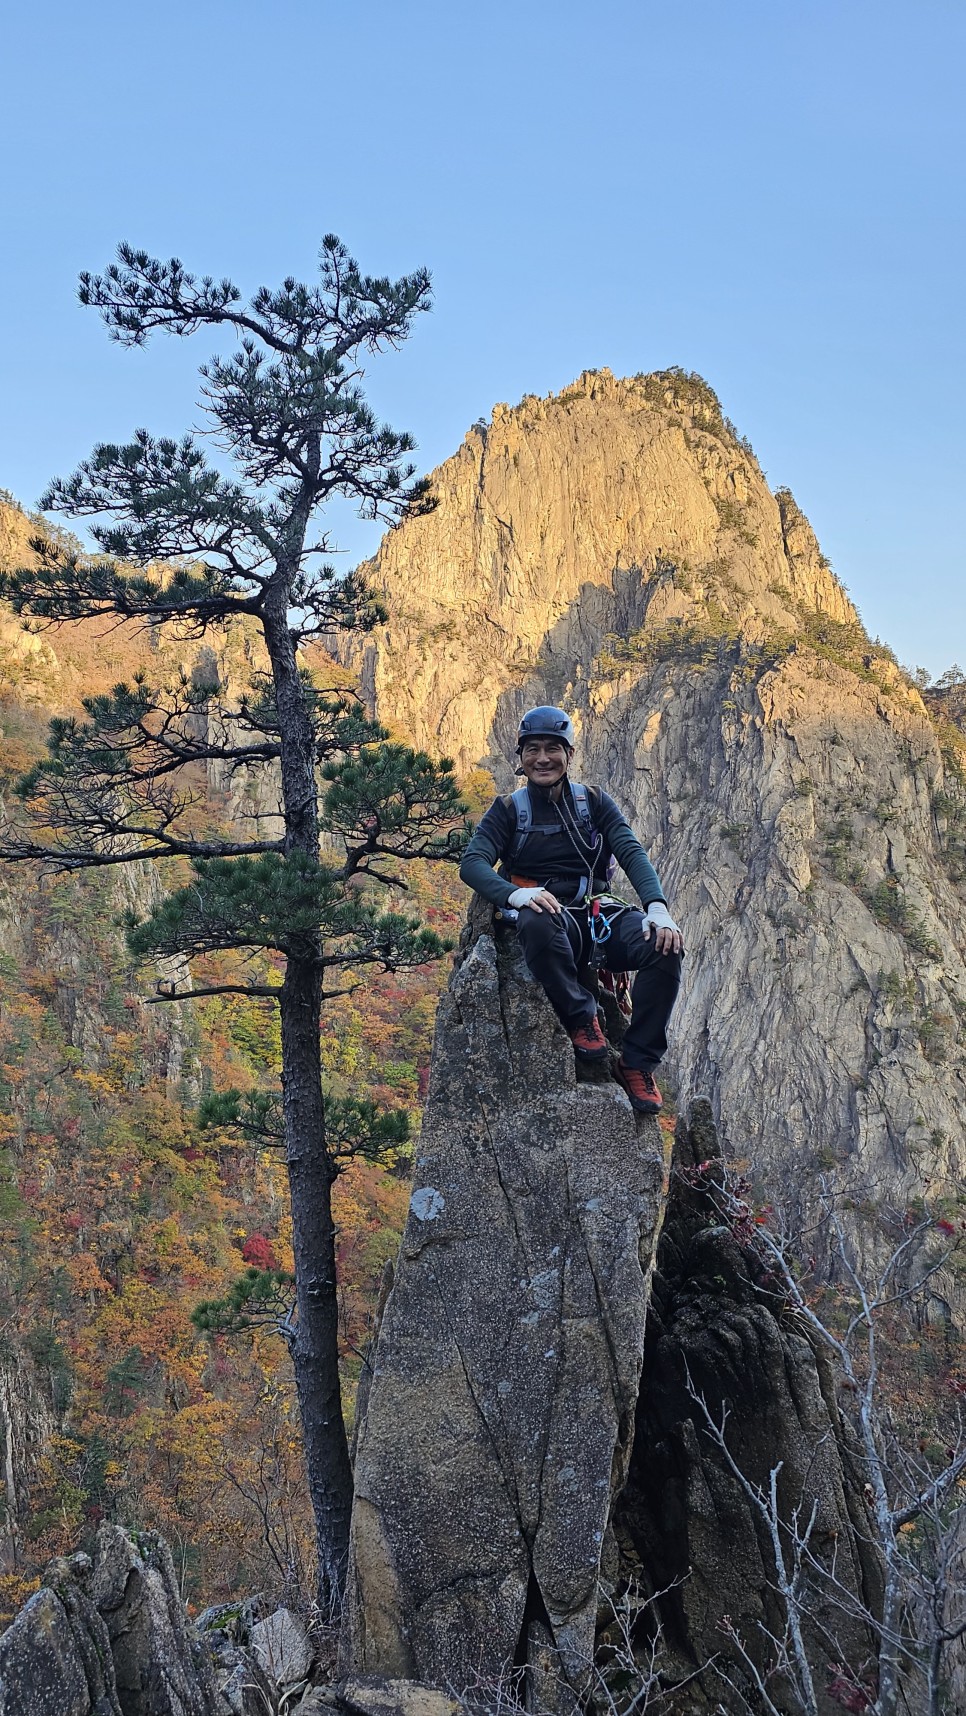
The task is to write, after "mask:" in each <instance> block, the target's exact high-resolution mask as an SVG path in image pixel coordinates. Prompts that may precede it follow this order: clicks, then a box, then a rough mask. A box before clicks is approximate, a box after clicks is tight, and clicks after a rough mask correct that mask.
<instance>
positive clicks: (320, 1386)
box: [281, 959, 352, 1610]
mask: <svg viewBox="0 0 966 1716" xmlns="http://www.w3.org/2000/svg"><path fill="white" fill-rule="evenodd" d="M320 988H321V977H320V973H319V971H318V968H317V967H314V966H313V965H311V964H307V963H306V962H305V961H303V960H294V959H290V960H289V962H288V970H287V972H286V976H285V984H284V988H283V990H282V1004H281V1008H282V1085H283V1091H284V1105H285V1138H286V1147H287V1157H288V1177H289V1187H290V1191H291V1199H292V1245H293V1249H294V1253H295V1291H296V1298H297V1301H298V1327H297V1330H296V1336H295V1342H294V1346H293V1349H292V1357H293V1361H294V1366H295V1384H296V1388H297V1391H298V1401H299V1410H300V1412H301V1415H302V1434H303V1439H304V1444H305V1465H306V1471H307V1474H308V1481H309V1494H310V1496H311V1499H312V1508H313V1512H314V1514H315V1527H316V1534H317V1539H318V1557H319V1593H320V1601H321V1602H322V1604H323V1607H324V1608H325V1609H327V1610H337V1609H338V1607H339V1605H340V1603H341V1599H342V1590H343V1586H344V1583H345V1572H346V1560H347V1556H348V1550H349V1517H350V1513H351V1509H352V1468H351V1466H350V1464H349V1449H348V1445H347V1441H346V1432H345V1422H344V1419H343V1416H342V1397H341V1389H340V1384H339V1346H338V1335H339V1301H338V1294H337V1290H336V1268H335V1228H334V1226H333V1222H332V1174H331V1169H330V1167H329V1163H328V1159H327V1156H326V1151H325V1117H324V1113H323V1108H322V1084H321V1063H320V1057H319V992H320Z"/></svg>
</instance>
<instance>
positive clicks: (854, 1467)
mask: <svg viewBox="0 0 966 1716" xmlns="http://www.w3.org/2000/svg"><path fill="white" fill-rule="evenodd" d="M582 1070H586V1069H582ZM588 1076H589V1077H590V1078H592V1080H593V1082H581V1081H577V1080H576V1079H575V1069H574V1062H573V1056H572V1053H571V1050H570V1045H569V1044H568V1043H567V1041H566V1039H565V1037H564V1035H563V1033H562V1031H561V1030H560V1028H559V1026H558V1025H557V1024H556V1021H555V1019H554V1017H553V1014H552V1013H551V1011H550V1009H549V1006H548V1004H547V1002H546V999H545V997H544V996H543V994H542V993H541V991H540V990H539V988H538V986H537V985H536V984H535V983H534V982H533V980H532V979H530V977H529V974H528V973H527V971H526V968H525V966H524V965H523V962H522V959H521V956H520V952H519V947H518V944H517V941H516V937H515V935H514V934H513V932H512V930H509V929H508V928H507V927H506V926H502V927H500V926H497V927H496V928H495V929H494V926H493V924H492V915H491V914H490V913H489V912H488V910H487V911H486V912H483V911H481V910H479V909H477V910H476V911H474V913H473V914H471V919H470V925H469V931H468V934H467V936H466V937H465V939H464V947H463V957H462V960H461V963H460V964H459V966H458V969H457V971H456V973H455V975H454V977H453V980H452V982H451V984H450V989H449V993H448V994H447V996H446V997H445V998H444V1000H443V1002H442V1003H441V1006H440V1011H439V1015H438V1020H437V1030H436V1039H435V1044H434V1053H433V1069H432V1079H431V1088H430V1093H429V1100H428V1103H427V1108H426V1114H425V1123H424V1130H423V1135H422V1140H421V1145H420V1155H419V1160H418V1166H417V1178H416V1186H415V1189H414V1191H413V1195H412V1203H411V1210H410V1217H409V1222H408V1225H407V1228H406V1232H405V1235H404V1239H403V1245H402V1251H401V1255H400V1260H399V1266H398V1273H397V1275H396V1279H395V1282H394V1284H393V1285H392V1287H391V1290H390V1292H389V1295H388V1299H387V1301H386V1305H385V1311H384V1315H383V1319H382V1324H381V1329H380V1332H379V1336H378V1340H377V1343H376V1347H375V1352H374V1356H373V1359H372V1369H371V1382H370V1385H369V1388H368V1393H366V1391H363V1394H362V1395H361V1396H360V1409H359V1410H360V1419H359V1426H358V1443H357V1449H356V1459H355V1482H356V1499H355V1506H354V1511H353V1526H352V1551H351V1555H352V1560H351V1570H350V1580H349V1596H348V1603H347V1616H346V1624H345V1631H344V1639H343V1667H344V1669H345V1670H346V1671H347V1672H348V1673H350V1674H352V1675H355V1676H359V1675H361V1676H383V1677H390V1678H394V1679H400V1680H407V1679H409V1680H414V1681H419V1682H428V1683H429V1684H430V1685H433V1686H436V1687H439V1688H443V1689H446V1690H447V1691H449V1692H450V1693H452V1694H455V1695H456V1696H457V1698H461V1697H462V1698H464V1699H465V1703H464V1704H463V1705H461V1707H462V1708H468V1709H470V1708H471V1709H480V1710H484V1709H485V1710H491V1709H497V1708H500V1709H502V1708H507V1709H511V1708H512V1709H519V1708H523V1709H527V1710H533V1711H536V1712H539V1713H541V1716H550V1713H555V1716H562V1713H566V1716H572V1713H574V1712H575V1711H576V1710H577V1709H579V1708H585V1707H590V1708H593V1709H603V1710H610V1709H615V1708H623V1707H624V1703H623V1702H622V1699H627V1700H629V1699H630V1698H631V1696H632V1695H633V1696H634V1697H635V1698H636V1699H637V1702H636V1703H635V1705H634V1708H640V1709H643V1708H645V1704H644V1702H643V1700H644V1697H645V1690H646V1688H647V1686H648V1685H649V1684H650V1693H649V1695H648V1696H649V1699H650V1700H651V1701H652V1702H653V1704H654V1707H660V1708H661V1709H670V1708H673V1709H675V1710H679V1711H681V1712H684V1711H688V1712H694V1713H696V1712H703V1711H708V1712H710V1711H712V1710H716V1709H721V1708H725V1707H729V1708H730V1705H728V1704H727V1703H726V1704H725V1705H722V1704H721V1703H720V1702H719V1701H720V1699H721V1697H722V1695H723V1694H724V1695H727V1696H735V1697H737V1696H738V1693H737V1692H735V1691H734V1689H735V1688H740V1689H741V1692H742V1695H744V1694H747V1695H748V1696H749V1698H750V1699H751V1700H752V1702H754V1692H753V1687H752V1673H751V1671H750V1670H749V1664H753V1665H754V1668H755V1670H757V1671H758V1672H760V1673H761V1674H762V1675H766V1676H767V1677H768V1678H769V1684H770V1690H771V1693H772V1696H773V1698H774V1699H775V1705H774V1707H775V1708H778V1709H781V1710H783V1711H784V1710H786V1709H787V1710H788V1711H789V1712H790V1713H791V1712H793V1711H795V1710H797V1709H799V1708H800V1706H799V1705H797V1704H796V1703H795V1700H794V1696H793V1689H792V1682H791V1679H790V1677H789V1675H788V1674H787V1673H786V1672H785V1671H784V1670H783V1669H781V1668H780V1667H779V1668H776V1667H775V1666H774V1664H773V1663H772V1661H771V1658H772V1654H773V1650H772V1642H771V1639H770V1638H769V1631H770V1633H771V1634H772V1635H773V1636H774V1637H778V1636H780V1635H781V1633H782V1630H783V1626H784V1611H783V1604H782V1599H781V1597H780V1595H779V1591H778V1575H777V1571H776V1563H775V1559H774V1551H773V1548H772V1544H771V1539H770V1537H769V1533H768V1528H767V1525H766V1522H765V1520H764V1518H763V1517H762V1516H761V1514H760V1512H759V1510H758V1509H757V1508H756V1507H755V1506H754V1505H752V1504H751V1502H750V1501H749V1499H748V1494H747V1493H746V1489H747V1487H748V1486H753V1487H755V1488H757V1487H758V1486H761V1485H763V1486H764V1489H765V1492H766V1493H767V1488H768V1484H769V1474H770V1473H771V1472H772V1471H773V1470H774V1471H776V1474H777V1476H778V1477H780V1480H781V1489H780V1496H779V1505H780V1508H781V1517H782V1519H783V1520H786V1521H787V1520H789V1519H790V1518H791V1517H792V1515H793V1514H794V1513H795V1510H796V1509H797V1510H799V1511H800V1512H801V1513H802V1514H803V1515H804V1517H805V1518H809V1517H811V1518H812V1524H813V1550H814V1557H815V1568H816V1576H815V1580H814V1584H815V1590H814V1591H813V1592H811V1593H810V1595H809V1598H808V1601H807V1605H806V1613H807V1622H806V1628H805V1630H806V1637H807V1649H808V1651H809V1654H810V1657H811V1660H812V1664H813V1668H814V1671H815V1674H816V1676H817V1677H819V1678H820V1680H821V1684H822V1686H823V1687H824V1683H825V1681H826V1680H827V1679H828V1678H829V1675H828V1673H827V1672H826V1671H827V1670H828V1668H829V1663H830V1651H831V1649H832V1646H831V1645H830V1642H829V1641H830V1640H834V1641H835V1645H834V1648H835V1650H836V1651H837V1652H838V1655H839V1658H840V1660H841V1661H844V1662H847V1663H850V1664H852V1665H854V1666H857V1665H860V1664H867V1663H868V1662H869V1661H871V1660H874V1655H875V1647H874V1640H873V1637H872V1635H871V1632H870V1629H869V1628H868V1626H866V1625H865V1624H864V1623H863V1622H862V1621H861V1620H856V1619H855V1618H854V1616H853V1615H852V1614H851V1612H846V1613H845V1614H844V1615H843V1614H842V1613H841V1612H839V1607H840V1606H841V1605H840V1606H839V1607H836V1604H835V1603H834V1602H830V1600H829V1596H828V1589H827V1585H828V1580H827V1576H825V1574H823V1564H827V1568H826V1569H825V1573H826V1574H827V1571H828V1570H830V1569H831V1568H832V1566H833V1565H834V1569H835V1575H836V1578H837V1580H838V1581H839V1583H838V1586H837V1587H836V1588H835V1593H833V1595H835V1594H837V1595H838V1596H840V1597H841V1596H844V1597H845V1598H846V1600H847V1601H848V1602H850V1603H851V1602H854V1605H855V1606H856V1608H865V1609H866V1610H868V1611H869V1612H871V1613H875V1612H876V1609H877V1605H878V1603H879V1599H880V1587H881V1580H880V1579H879V1566H878V1562H877V1560H876V1556H875V1552H874V1551H873V1549H872V1548H871V1538H872V1528H871V1524H870V1521H869V1519H868V1517H867V1515H866V1512H865V1504H864V1502H863V1500H862V1477H861V1473H860V1469H859V1466H858V1463H857V1462H856V1461H854V1460H853V1458H852V1455H851V1447H850V1442H849V1435H848V1429H847V1426H846V1424H845V1423H844V1421H843V1420H842V1418H841V1417H840V1413H839V1409H838V1405H837V1400H836V1390H835V1384H834V1379H833V1378H832V1376H831V1373H830V1371H829V1367H828V1365H827V1364H826V1363H824V1361H823V1358H822V1355H821V1354H820V1353H819V1352H818V1351H817V1350H816V1349H815V1348H814V1346H813V1345H812V1344H811V1343H810V1341H809V1340H808V1338H807V1337H806V1335H805V1334H804V1333H803V1332H802V1329H801V1327H799V1326H797V1325H796V1322H795V1319H794V1316H792V1315H788V1314H786V1310H785V1309H784V1308H783V1305H782V1302H781V1298H780V1295H777V1294H776V1293H775V1291H774V1286H773V1283H769V1281H766V1280H765V1279H764V1270H763V1268H762V1263H761V1259H760V1258H759V1257H758V1256H757V1254H756V1252H755V1248H754V1244H753V1243H752V1242H750V1240H749V1238H748V1237H747V1236H745V1237H743V1236H742V1234H741V1232H740V1231H738V1230H737V1229H736V1230H735V1231H731V1230H729V1229H728V1228H727V1227H726V1226H723V1225H722V1221H721V1216H720V1213H719V1212H718V1209H717V1207H716V1205H715V1201H714V1197H713V1196H712V1195H709V1191H710V1192H711V1193H713V1191H714V1172H715V1169H716V1167H719V1166H720V1163H719V1162H718V1144H717V1140H716V1136H715V1131H714V1126H713V1123H712V1121H711V1115H710V1109H709V1107H708V1104H707V1103H698V1104H696V1105H695V1106H694V1112H693V1115H692V1120H691V1124H690V1126H689V1127H687V1126H683V1125H681V1124H679V1128H678V1138H677V1144H676V1150H675V1159H674V1172H673V1173H672V1176H671V1189H670V1197H669V1199H668V1200H667V1201H666V1199H665V1190H666V1173H665V1156H664V1149H663V1134H662V1131H661V1130H660V1128H659V1127H658V1125H657V1123H656V1122H655V1121H654V1120H652V1119H648V1120H642V1119H639V1118H636V1117H635V1116H634V1115H633V1114H632V1112H631V1109H630V1105H629V1103H628V1102H627V1099H626V1097H625V1095H624V1093H623V1091H622V1090H621V1089H619V1088H618V1086H617V1085H616V1084H614V1083H612V1082H611V1081H610V1079H609V1077H608V1074H607V1072H606V1070H600V1069H593V1071H592V1073H589V1074H588ZM699 1164H700V1166H699ZM662 1223H663V1231H662V1232H661V1238H660V1247H659V1249H658V1251H657V1259H658V1264H657V1272H655V1271H654V1258H655V1247H656V1243H657V1239H658V1232H659V1229H661V1225H662ZM645 1323H646V1326H645ZM642 1363H643V1376H642ZM698 1395H700V1396H701V1397H703V1398H704V1400H705V1401H706V1402H707V1406H708V1411H709V1412H710V1413H712V1414H713V1415H714V1417H715V1421H717V1419H718V1417H719V1415H720V1413H721V1411H722V1409H724V1408H726V1410H727V1412H728V1413H729V1415H730V1421H729V1426H728V1448H729V1451H730V1453H729V1457H728V1458H726V1457H725V1456H724V1454H723V1452H722V1450H721V1448H720V1447H719V1446H718V1445H717V1444H716V1442H715V1440H714V1438H713V1436H711V1435H709V1433H708V1428H707V1425H706V1423H705V1420H704V1419H703V1417H702V1414H701V1411H700V1410H699V1407H698V1404H697V1397H698ZM783 1529H784V1528H783ZM629 1605H630V1606H629ZM622 1615H623V1616H624V1617H625V1624H624V1625H623V1626H622V1625H621V1624H620V1617H621V1616H622ZM729 1628H730V1629H731V1631H730V1632H729V1631H728V1630H727V1629H729ZM766 1629H767V1630H766ZM738 1641H741V1648H739V1645H738ZM743 1651H744V1652H745V1653H747V1654H746V1656H743V1655H742V1652H743ZM658 1679H660V1683H661V1686H662V1687H663V1688H664V1690H665V1692H666V1693H667V1694H668V1701H665V1699H664V1697H663V1695H662V1696H661V1697H660V1698H659V1696H658ZM674 1687H679V1688H680V1689H681V1697H680V1700H678V1701H676V1700H675V1698H674V1697H673V1696H671V1694H670V1689H671V1688H674ZM729 1688H730V1689H731V1692H730V1693H729ZM588 1695H591V1704H590V1705H589V1706H587V1705H586V1703H585V1701H586V1699H587V1697H588ZM613 1697H616V1698H617V1702H616V1704H615V1703H614V1702H612V1701H611V1702H609V1701H608V1700H609V1699H612V1698H613ZM515 1700H518V1702H517V1701H515ZM628 1707H629V1706H628ZM646 1707H648V1708H650V1707H652V1704H651V1702H648V1704H647V1706H646ZM735 1707H736V1708H737V1707H738V1706H737V1705H736V1706H735ZM740 1707H741V1708H744V1707H745V1705H744V1704H743V1703H742V1704H741V1705H740ZM748 1707H749V1708H750V1707H751V1705H750V1704H749V1706H748ZM756 1707H757V1706H756ZM838 1707H839V1706H837V1705H836V1703H835V1700H834V1698H831V1697H826V1696H825V1694H824V1692H822V1693H821V1696H820V1698H819V1708H820V1709H821V1711H822V1716H826V1713H828V1716H832V1712H833V1711H834V1709H835V1708H838Z"/></svg>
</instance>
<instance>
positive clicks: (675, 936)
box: [642, 900, 684, 953]
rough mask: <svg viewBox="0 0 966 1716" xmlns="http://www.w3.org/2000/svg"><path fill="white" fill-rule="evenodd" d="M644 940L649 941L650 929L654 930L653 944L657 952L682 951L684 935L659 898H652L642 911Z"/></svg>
mask: <svg viewBox="0 0 966 1716" xmlns="http://www.w3.org/2000/svg"><path fill="white" fill-rule="evenodd" d="M642 922H643V924H644V940H645V941H649V940H650V938H651V931H652V930H653V931H654V946H655V947H656V948H657V951H658V953H683V952H684V937H683V935H682V934H681V931H680V930H679V929H678V926H677V924H676V923H675V922H674V919H673V918H672V916H671V914H670V912H669V911H668V909H667V906H665V905H664V904H663V902H662V901H661V900H653V901H652V902H651V904H650V905H649V906H648V908H647V911H646V912H645V913H644V917H643V920H642Z"/></svg>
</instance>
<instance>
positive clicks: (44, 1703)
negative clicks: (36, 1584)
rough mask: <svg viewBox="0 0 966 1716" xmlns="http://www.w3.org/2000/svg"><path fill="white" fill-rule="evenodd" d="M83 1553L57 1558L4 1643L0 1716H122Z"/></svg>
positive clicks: (107, 1642)
mask: <svg viewBox="0 0 966 1716" xmlns="http://www.w3.org/2000/svg"><path fill="white" fill-rule="evenodd" d="M90 1571H91V1563H90V1558H89V1557H88V1556H86V1555H74V1556H72V1557H71V1558H70V1560H69V1561H67V1560H64V1561H57V1562H54V1563H52V1565H51V1566H50V1567H49V1568H48V1570H47V1577H48V1584H47V1585H45V1586H43V1587H42V1588H41V1589H40V1590H39V1591H36V1592H35V1593H34V1595H33V1596H32V1597H31V1598H30V1600H29V1602H28V1603H26V1604H25V1605H24V1607H23V1609H22V1610H21V1611H20V1614H19V1615H18V1616H17V1618H16V1620H15V1621H14V1623H13V1625H12V1626H11V1627H9V1628H8V1630H7V1631H6V1632H5V1633H4V1635H3V1637H2V1638H0V1716H122V1710H121V1705H120V1703H119V1702H118V1695H117V1680H116V1677H115V1673H114V1663H113V1661H112V1658H111V1648H110V1640H109V1638H108V1634H107V1628H106V1626H105V1625H104V1621H103V1619H102V1618H101V1616H100V1615H99V1614H98V1612H97V1609H96V1607H95V1606H94V1604H93V1602H92V1601H91V1599H90V1596H89V1594H88V1591H87V1585H88V1582H89V1578H90Z"/></svg>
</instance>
